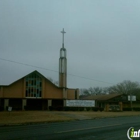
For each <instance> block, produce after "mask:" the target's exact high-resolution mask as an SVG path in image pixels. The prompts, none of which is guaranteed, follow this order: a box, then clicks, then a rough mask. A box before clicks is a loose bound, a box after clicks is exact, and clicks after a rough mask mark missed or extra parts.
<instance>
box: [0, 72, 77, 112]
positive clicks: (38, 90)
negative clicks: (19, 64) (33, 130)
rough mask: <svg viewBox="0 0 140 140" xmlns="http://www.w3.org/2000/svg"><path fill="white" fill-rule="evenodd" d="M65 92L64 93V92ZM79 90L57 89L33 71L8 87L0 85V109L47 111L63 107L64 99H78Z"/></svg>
mask: <svg viewBox="0 0 140 140" xmlns="http://www.w3.org/2000/svg"><path fill="white" fill-rule="evenodd" d="M64 90H65V91H64ZM78 98H79V89H69V88H63V87H58V86H56V85H55V84H53V83H52V82H51V81H49V80H48V79H47V78H46V77H45V76H43V75H42V74H40V73H39V72H38V71H33V72H31V73H30V74H28V75H26V76H24V77H22V78H21V79H19V80H17V81H15V82H13V83H12V84H10V85H6V86H5V85H0V108H1V110H3V109H4V110H6V109H7V107H8V106H11V107H12V108H13V109H16V110H26V109H31V110H35V109H38V110H48V109H49V106H54V107H55V106H65V101H66V99H78Z"/></svg>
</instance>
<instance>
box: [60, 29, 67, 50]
mask: <svg viewBox="0 0 140 140" xmlns="http://www.w3.org/2000/svg"><path fill="white" fill-rule="evenodd" d="M61 33H62V47H63V48H64V34H65V33H66V32H65V31H64V28H63V30H62V31H61Z"/></svg>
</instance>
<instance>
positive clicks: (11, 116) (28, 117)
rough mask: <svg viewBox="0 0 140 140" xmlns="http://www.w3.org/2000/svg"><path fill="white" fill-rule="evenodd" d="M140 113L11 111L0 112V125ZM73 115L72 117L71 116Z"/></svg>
mask: <svg viewBox="0 0 140 140" xmlns="http://www.w3.org/2000/svg"><path fill="white" fill-rule="evenodd" d="M134 115H140V112H131V111H129V112H90V111H81V112H80V111H79V112H76V111H74V112H71V111H70V112H64V111H12V112H11V113H9V112H0V125H12V124H28V123H38V122H57V121H70V120H76V119H78V118H79V117H83V116H84V117H87V118H90V119H93V118H102V117H117V116H134ZM71 116H73V117H71Z"/></svg>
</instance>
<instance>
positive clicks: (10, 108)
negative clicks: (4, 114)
mask: <svg viewBox="0 0 140 140" xmlns="http://www.w3.org/2000/svg"><path fill="white" fill-rule="evenodd" d="M8 111H9V115H10V112H11V111H12V107H11V106H9V107H8Z"/></svg>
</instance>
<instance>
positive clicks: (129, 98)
mask: <svg viewBox="0 0 140 140" xmlns="http://www.w3.org/2000/svg"><path fill="white" fill-rule="evenodd" d="M131 98H132V101H136V96H134V95H132V96H130V95H129V96H128V101H131Z"/></svg>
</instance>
